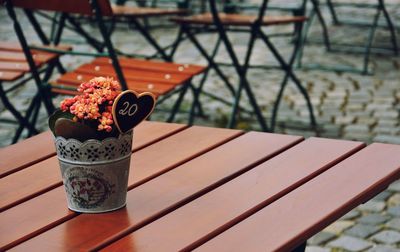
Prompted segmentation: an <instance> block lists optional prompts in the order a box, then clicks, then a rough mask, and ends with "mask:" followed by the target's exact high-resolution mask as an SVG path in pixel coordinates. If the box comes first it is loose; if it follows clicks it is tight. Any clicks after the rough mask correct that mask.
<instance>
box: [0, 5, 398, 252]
mask: <svg viewBox="0 0 400 252" xmlns="http://www.w3.org/2000/svg"><path fill="white" fill-rule="evenodd" d="M371 1H372V2H373V0H370V1H369V2H371ZM363 2H365V1H363ZM386 2H387V3H388V4H389V5H390V8H389V10H390V12H391V14H392V16H393V18H394V19H395V22H397V25H398V26H399V27H400V3H398V0H391V1H386ZM324 14H325V16H326V17H328V13H327V12H326V10H325V9H324ZM340 15H341V16H351V17H357V18H359V19H364V20H369V21H371V19H372V15H373V12H369V11H366V10H364V9H362V10H360V9H350V8H344V9H342V10H341V12H340ZM0 22H1V24H3V25H1V26H0V39H1V40H3V41H5V40H15V36H14V33H13V30H12V26H11V23H10V21H9V20H8V17H7V15H6V13H5V11H4V9H0ZM328 23H330V22H329V18H328ZM4 24H9V25H4ZM44 26H45V27H47V28H48V27H49V26H48V24H45V25H44ZM284 29H285V28H281V27H279V31H281V30H284ZM330 30H331V32H332V34H333V35H334V36H333V37H334V38H333V39H334V41H339V42H347V43H352V44H358V43H363V41H364V40H365V38H366V34H367V33H368V31H367V30H366V29H365V28H362V29H360V28H352V27H348V26H337V27H333V26H332V25H330ZM399 30H400V28H398V30H397V31H398V32H397V35H398V36H400V34H399ZM273 31H274V29H271V32H273ZM275 31H276V30H275ZM175 34H176V30H175V29H169V30H165V29H158V30H154V36H155V37H156V39H157V40H159V41H160V42H161V43H162V44H168V43H169V42H171V41H173V39H174V38H175ZM29 36H31V37H32V36H33V34H32V33H29ZM64 38H65V39H75V40H76V39H77V38H76V36H74V35H73V34H71V33H69V34H66V36H65V37H64ZM247 38H248V37H247V35H245V34H237V35H235V36H233V37H232V41H233V43H234V45H235V49H236V50H237V51H238V52H239V53H244V52H245V50H246V46H247V40H246V39H247ZM318 38H321V31H320V28H319V25H318V23H316V22H315V23H314V24H313V26H312V29H311V32H310V39H318ZM113 39H114V43H115V44H116V45H117V47H118V48H119V49H121V50H125V51H128V52H139V53H145V54H151V53H152V52H153V50H152V49H151V48H149V46H147V45H146V43H145V42H144V40H143V38H142V37H140V35H138V34H136V33H134V32H132V31H128V29H127V27H120V28H119V29H118V30H117V32H116V33H115V35H114V37H113ZM199 39H200V40H201V42H202V43H203V44H205V45H212V44H213V43H214V42H215V41H216V37H215V36H212V35H201V36H199ZM273 41H274V43H275V45H276V46H277V47H278V48H279V50H280V51H281V52H282V53H283V54H284V55H285V56H288V55H289V54H290V52H291V48H292V44H291V43H290V40H289V39H288V38H276V39H274V40H273ZM389 41H390V40H389V36H388V32H387V30H383V29H378V30H377V35H376V39H375V40H374V44H376V45H388V44H389ZM399 43H400V40H399ZM76 47H78V48H79V49H82V50H90V49H88V47H87V46H85V45H77V46H76ZM255 52H256V53H255V54H254V55H253V57H252V59H251V62H252V63H254V64H267V63H274V64H276V62H275V61H274V60H273V57H272V56H271V54H270V53H268V52H266V49H265V47H264V46H263V45H262V44H261V43H260V44H256V49H255ZM226 59H227V54H226V52H224V51H223V50H222V51H221V54H220V55H219V57H218V60H220V61H226ZM83 60H84V59H83V58H79V59H78V60H76V59H73V58H71V57H69V56H65V57H64V58H63V63H64V64H65V65H66V66H67V68H69V69H71V68H73V67H74V66H75V65H76V64H77V63H78V62H82V61H83ZM362 60H363V57H362V56H361V55H358V54H346V53H327V52H326V51H325V49H324V47H323V46H322V45H318V44H307V46H306V47H305V51H304V57H303V63H304V64H306V63H316V62H318V63H321V64H325V65H348V66H352V67H356V68H361V67H362ZM176 61H178V62H182V63H197V64H205V63H206V62H205V60H204V59H203V58H202V57H201V56H200V55H199V54H198V52H197V51H196V50H195V49H194V48H193V46H192V45H191V44H190V43H188V42H184V43H183V44H182V45H181V46H180V47H179V49H178V53H177V55H176ZM370 67H371V68H372V70H373V72H374V74H373V75H366V76H363V75H360V74H354V73H341V74H340V73H336V72H326V71H306V70H302V69H297V70H296V74H297V75H298V76H299V78H300V79H301V81H302V83H303V84H304V85H305V86H306V88H307V90H308V92H309V94H310V97H311V100H312V104H313V107H314V109H315V113H316V117H317V121H318V124H319V127H320V128H321V130H322V133H321V135H322V136H323V137H330V138H339V139H350V140H360V141H366V142H372V141H374V142H389V143H396V144H400V127H399V109H400V89H399V86H400V71H399V70H400V58H399V57H398V56H394V55H387V54H386V55H385V54H373V55H372V57H371V64H370ZM224 71H225V72H226V73H228V76H229V78H230V79H231V80H232V81H233V83H234V81H235V80H237V78H235V74H234V72H233V71H232V70H231V69H229V68H226V69H225V68H224ZM282 76H283V74H282V73H281V72H280V71H277V70H269V71H265V70H251V71H250V72H249V79H250V82H251V84H252V87H253V88H254V91H255V93H256V97H257V99H258V101H259V104H260V106H261V108H262V110H263V112H264V115H265V116H266V117H267V118H269V117H270V115H271V108H272V105H273V102H274V99H275V96H276V93H277V91H278V88H279V82H280V80H281V78H282ZM34 90H35V87H34V85H33V84H32V83H29V84H28V85H26V86H24V87H23V88H21V89H19V90H17V91H16V92H14V93H13V94H12V97H13V98H12V101H13V102H14V103H15V104H17V107H18V108H19V109H21V110H22V111H24V110H26V107H27V105H28V104H29V101H30V99H31V98H32V94H33V93H34ZM205 90H207V91H208V92H210V93H213V94H217V95H220V96H222V97H230V96H229V95H230V93H229V91H228V90H227V89H226V88H225V87H224V85H223V84H222V82H221V80H220V79H218V78H217V77H216V76H215V74H211V76H210V77H209V79H208V81H207V83H206V85H205ZM60 99H62V97H58V98H56V100H55V103H57V102H59V101H60ZM190 101H191V97H190V96H188V97H187V98H185V101H184V107H185V108H188V107H189V106H190ZM201 101H202V103H203V106H204V111H206V116H205V117H201V118H197V119H196V122H195V123H196V124H199V125H211V126H218V127H223V126H225V124H226V122H227V120H228V116H229V113H230V108H229V106H225V105H223V104H222V103H220V102H217V101H215V100H212V99H210V98H208V97H207V96H202V97H201ZM170 105H171V104H170V102H166V103H165V104H162V105H160V106H159V107H160V108H161V109H159V110H158V111H156V112H155V113H154V115H153V117H152V119H153V120H163V119H165V116H166V113H165V112H162V108H168V107H170ZM241 105H242V106H243V107H248V106H247V101H246V99H243V102H242V103H241ZM10 117H11V115H10V114H9V112H7V111H2V112H1V113H0V118H10ZM39 118H40V119H39V126H38V127H39V128H40V129H41V130H46V128H47V126H46V124H47V120H46V118H47V115H46V114H45V113H44V111H41V113H40V116H39ZM185 120H186V115H185V114H182V115H179V117H178V121H179V122H185ZM278 124H279V127H278V128H277V132H281V133H288V134H297V135H303V136H306V137H307V136H311V135H314V132H313V131H311V130H309V129H308V125H309V122H308V110H307V108H306V104H305V101H304V99H303V97H302V95H301V94H300V93H299V92H298V90H297V89H296V88H295V85H293V83H290V84H289V85H288V88H287V90H286V91H285V94H284V99H283V102H282V104H281V106H280V110H279V115H278ZM238 127H239V128H243V129H253V130H257V129H259V127H258V125H257V123H256V122H255V121H254V120H252V117H251V116H249V115H248V114H246V113H241V117H240V121H239V125H238ZM14 129H15V126H12V125H5V124H1V125H0V146H5V145H7V144H9V141H10V136H12V135H13V132H14ZM307 251H310V252H311V251H312V252H319V251H324V252H325V251H400V181H397V182H395V183H394V184H392V185H391V186H390V187H389V188H388V189H387V190H386V191H384V192H382V193H381V194H379V195H378V196H376V197H375V198H374V199H372V200H371V201H369V202H368V203H366V204H363V205H361V206H360V207H358V208H356V209H354V210H353V211H351V212H350V213H348V214H347V215H345V216H344V217H343V218H341V219H340V220H339V221H337V222H335V223H333V224H332V225H330V226H329V227H327V228H326V229H325V230H323V231H322V232H320V233H319V234H317V235H316V236H314V237H313V238H312V239H310V240H309V241H308V247H307Z"/></svg>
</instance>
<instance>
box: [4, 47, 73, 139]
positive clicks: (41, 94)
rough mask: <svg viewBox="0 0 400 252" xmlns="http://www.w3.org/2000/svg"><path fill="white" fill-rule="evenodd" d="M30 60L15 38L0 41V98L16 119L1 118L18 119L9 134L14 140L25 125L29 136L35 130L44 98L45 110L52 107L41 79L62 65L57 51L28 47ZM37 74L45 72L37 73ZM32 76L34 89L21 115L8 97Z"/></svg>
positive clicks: (45, 78) (13, 121)
mask: <svg viewBox="0 0 400 252" xmlns="http://www.w3.org/2000/svg"><path fill="white" fill-rule="evenodd" d="M57 48H58V49H63V50H69V49H70V48H69V47H68V46H58V47H57ZM30 54H31V55H32V61H31V62H30V61H29V60H28V59H27V58H26V57H25V54H24V52H23V48H22V47H21V46H20V45H19V43H18V42H0V99H1V101H2V103H3V104H4V107H5V108H6V109H7V110H8V111H9V112H10V113H11V114H12V115H13V117H14V118H15V120H10V119H1V120H0V121H2V122H3V123H17V124H18V125H19V126H18V128H17V130H16V132H15V134H14V136H13V138H12V141H11V143H15V142H17V141H18V139H19V138H20V136H21V133H22V132H23V130H24V129H28V136H31V135H33V134H37V133H38V130H37V129H36V128H35V123H36V120H37V116H38V113H39V109H40V107H41V103H42V102H43V103H44V105H45V108H46V110H47V113H48V114H51V113H52V112H53V110H54V107H53V104H52V103H51V98H50V97H49V94H50V93H49V92H48V90H47V88H46V86H45V85H43V84H42V83H43V82H46V81H47V80H48V79H49V77H50V76H51V73H52V72H53V69H54V68H55V67H59V68H61V71H63V69H62V66H61V65H59V62H58V58H59V56H60V55H59V54H55V53H47V52H42V51H38V50H31V51H30ZM40 75H44V76H43V77H40ZM31 80H33V81H34V82H35V83H36V86H37V90H38V91H37V93H36V94H35V96H34V98H33V99H32V101H31V103H30V105H29V106H28V109H27V111H26V113H25V115H23V114H22V113H21V112H20V111H19V109H18V108H16V107H15V106H14V104H13V103H12V102H11V101H10V99H9V94H10V92H12V91H14V90H16V89H17V88H19V87H20V86H22V85H24V84H25V83H26V82H28V81H31Z"/></svg>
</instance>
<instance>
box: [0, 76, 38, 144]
mask: <svg viewBox="0 0 400 252" xmlns="http://www.w3.org/2000/svg"><path fill="white" fill-rule="evenodd" d="M0 99H1V101H2V102H3V105H4V107H5V108H6V109H8V110H9V111H10V113H11V114H12V115H13V116H14V117H15V119H17V121H18V123H19V125H20V127H22V128H27V129H28V130H30V131H31V132H33V133H34V134H37V133H39V131H38V130H37V129H36V128H35V127H34V126H33V125H32V124H31V123H30V122H29V120H28V119H27V118H26V117H24V116H22V115H21V113H20V112H19V111H18V110H17V109H16V108H15V107H14V106H13V105H12V104H11V102H10V101H9V99H8V98H7V95H6V93H5V91H4V89H3V85H2V83H1V82H0ZM28 116H30V115H29V114H28V115H27V117H28ZM18 137H19V136H18ZM14 138H15V137H14ZM17 140H18V138H17ZM13 143H15V142H14V140H13Z"/></svg>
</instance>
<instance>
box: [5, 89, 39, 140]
mask: <svg viewBox="0 0 400 252" xmlns="http://www.w3.org/2000/svg"><path fill="white" fill-rule="evenodd" d="M39 109H40V97H39V95H35V97H34V98H33V99H32V102H31V104H30V105H29V108H28V110H27V111H26V116H25V118H26V119H27V120H28V121H29V119H30V117H31V115H32V114H33V116H32V120H31V121H30V124H31V125H35V124H36V119H37V115H38V112H39ZM24 129H25V127H24V125H21V124H20V125H19V127H18V129H17V130H16V131H15V134H14V137H13V140H12V142H11V143H13V144H14V143H16V142H17V141H18V139H19V137H20V136H21V133H22V131H23V130H24ZM37 133H38V132H33V131H32V130H30V129H28V137H31V136H32V135H35V134H37Z"/></svg>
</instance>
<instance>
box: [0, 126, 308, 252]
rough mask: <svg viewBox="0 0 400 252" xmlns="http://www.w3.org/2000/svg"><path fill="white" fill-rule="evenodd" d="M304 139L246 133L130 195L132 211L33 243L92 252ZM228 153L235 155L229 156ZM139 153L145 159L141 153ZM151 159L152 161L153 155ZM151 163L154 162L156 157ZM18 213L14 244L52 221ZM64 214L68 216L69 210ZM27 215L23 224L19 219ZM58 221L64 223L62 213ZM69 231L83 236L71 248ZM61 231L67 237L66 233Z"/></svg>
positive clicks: (80, 221)
mask: <svg viewBox="0 0 400 252" xmlns="http://www.w3.org/2000/svg"><path fill="white" fill-rule="evenodd" d="M300 140H302V138H301V137H296V136H285V135H277V134H265V133H256V132H251V133H248V134H245V135H243V136H240V137H238V138H235V139H233V140H231V141H229V142H227V143H225V144H223V145H221V146H219V147H217V148H215V149H213V150H212V151H209V152H207V153H205V154H204V155H202V156H200V157H197V158H195V159H192V160H191V161H189V162H187V163H185V164H183V165H181V166H179V167H177V168H175V169H173V170H171V171H170V172H168V173H165V174H163V175H161V176H159V177H157V178H155V179H153V180H151V181H149V182H147V183H145V184H143V185H141V186H138V187H136V188H134V189H133V190H131V191H129V192H128V197H127V208H126V209H125V210H123V211H121V213H120V214H118V213H117V212H115V213H114V214H112V215H110V214H96V215H86V214H85V215H80V216H78V217H77V218H74V219H73V220H70V221H68V222H66V223H63V224H62V225H60V226H58V227H56V228H54V229H52V230H50V231H48V232H47V233H45V234H44V235H43V236H39V237H37V238H36V239H33V241H34V242H36V241H39V243H42V242H41V240H43V239H44V240H47V241H51V242H50V244H48V243H47V242H45V243H43V246H55V247H52V248H51V250H54V249H55V250H57V249H61V247H59V246H62V249H71V250H77V249H80V250H88V249H90V248H91V247H93V246H95V245H97V244H98V243H99V242H101V241H103V240H105V239H107V238H109V236H113V235H114V234H117V233H121V232H124V230H128V229H132V228H137V227H139V226H140V225H143V224H144V223H146V222H148V221H151V220H152V219H154V218H157V216H158V217H159V216H162V215H163V214H165V213H166V212H168V211H169V210H171V209H174V208H176V207H177V206H179V205H181V204H184V203H185V201H189V200H191V199H192V198H194V197H195V196H196V195H200V194H202V193H205V192H206V191H208V190H211V189H212V188H213V187H216V186H218V185H219V184H221V183H223V182H224V181H225V180H227V179H229V178H231V177H233V176H236V175H238V174H240V173H242V172H244V171H246V170H248V169H251V168H252V167H254V165H257V164H258V163H260V162H262V161H264V160H266V159H268V158H270V157H272V156H274V155H276V154H278V153H280V152H281V151H284V150H285V149H287V148H289V147H290V146H292V145H294V144H296V143H298V142H299V141H300ZM243 148H246V149H252V150H253V151H250V152H246V153H243ZM154 151H156V149H154ZM227 153H230V154H229V155H227ZM135 155H140V152H138V153H136V154H135ZM148 157H149V158H150V155H148ZM148 162H151V159H150V160H148ZM138 167H139V166H138ZM141 167H145V166H141ZM138 169H139V168H138ZM143 169H145V168H143ZM59 193H61V192H59ZM34 200H35V199H32V200H31V201H29V202H26V204H25V205H26V207H29V206H28V204H29V203H30V202H33V201H34ZM48 201H50V200H48ZM59 201H60V200H59ZM59 201H57V202H59ZM61 204H62V203H61ZM34 205H37V204H34ZM62 205H65V204H62ZM20 206H22V204H21V205H20ZM36 208H37V206H36ZM37 211H38V212H37V213H36V214H39V215H41V214H40V212H39V211H46V210H45V209H41V210H37ZM13 212H15V211H13ZM13 212H11V211H10V213H8V214H7V216H4V222H5V225H3V227H0V229H4V230H10V231H9V232H10V233H13V234H12V235H8V237H7V238H4V239H5V240H8V242H9V240H15V239H16V237H18V234H19V235H20V234H21V233H23V232H22V230H24V231H25V230H27V232H33V231H34V230H35V229H36V230H37V229H39V228H40V225H44V224H45V223H46V222H43V223H37V225H36V227H31V226H26V224H24V221H26V220H28V219H29V218H32V216H30V217H24V216H20V215H23V214H24V211H23V210H22V209H20V210H19V211H18V212H19V215H14V213H13ZM46 212H47V211H46ZM57 212H58V211H52V212H51V213H48V214H50V215H51V216H54V214H52V213H57ZM60 212H62V213H64V215H65V211H60ZM48 214H46V216H47V215H48ZM21 217H22V220H21V221H19V220H20V218H21ZM55 218H56V219H60V218H62V215H60V216H57V217H55ZM14 219H15V220H18V225H15V222H14V221H12V220H14ZM40 219H42V218H40ZM118 219H120V220H118ZM121 219H124V221H123V222H121ZM7 220H8V221H7ZM46 221H47V220H46ZM82 227H85V228H82ZM93 227H95V228H93ZM73 230H75V231H73ZM66 231H67V232H72V233H75V234H77V233H79V235H74V236H70V238H69V240H68V244H65V243H63V242H62V241H61V240H58V238H62V237H63V236H64V232H66ZM60 233H62V234H61V235H60ZM49 236H50V237H51V238H49ZM0 239H1V238H0ZM17 248H18V247H17ZM49 249H50V248H49Z"/></svg>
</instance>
